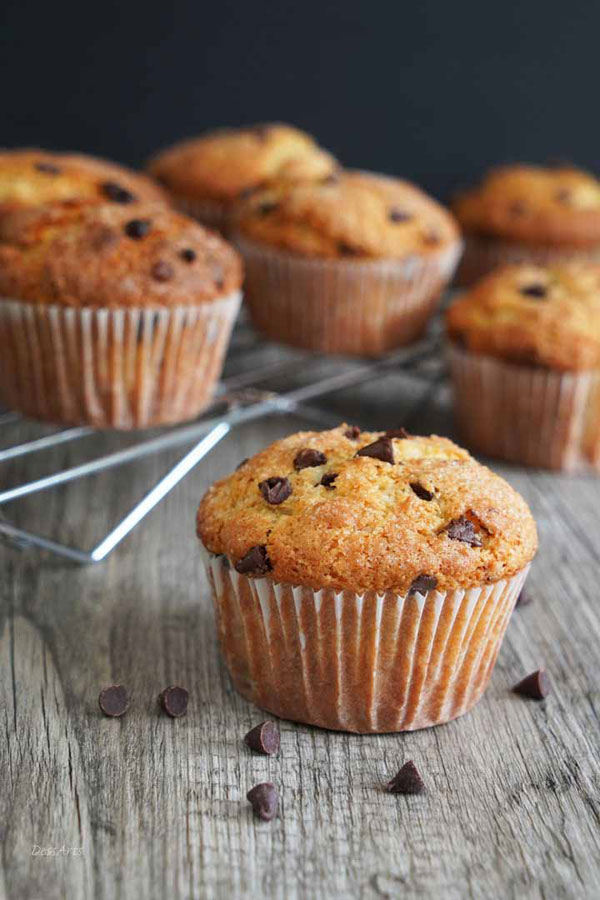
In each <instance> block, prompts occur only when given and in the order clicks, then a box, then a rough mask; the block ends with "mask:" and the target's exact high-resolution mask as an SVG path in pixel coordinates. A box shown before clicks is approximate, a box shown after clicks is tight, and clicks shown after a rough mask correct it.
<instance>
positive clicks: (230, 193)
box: [148, 124, 337, 202]
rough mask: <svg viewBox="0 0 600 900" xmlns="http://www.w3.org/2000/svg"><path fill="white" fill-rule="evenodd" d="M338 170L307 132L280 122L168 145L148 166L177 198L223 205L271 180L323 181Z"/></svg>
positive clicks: (212, 133) (217, 133) (205, 135)
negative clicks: (209, 201) (222, 202)
mask: <svg viewBox="0 0 600 900" xmlns="http://www.w3.org/2000/svg"><path fill="white" fill-rule="evenodd" d="M336 169H337V162H336V160H335V159H334V158H333V156H331V154H329V153H327V152H326V151H325V150H323V149H322V148H321V147H319V146H318V145H317V144H316V143H315V141H314V140H313V139H312V138H311V137H310V136H309V135H308V134H305V133H304V132H303V131H300V130H299V129H298V128H292V127H291V126H290V125H280V124H273V125H254V126H251V127H247V128H227V129H221V130H219V131H212V132H208V133H207V134H204V135H202V136H201V137H197V138H192V139H190V140H187V141H183V142H181V143H179V144H175V145H174V146H173V147H168V148H167V149H166V150H163V151H162V152H161V153H159V154H158V155H157V156H155V157H154V158H153V159H151V160H150V162H149V164H148V170H149V172H150V174H151V175H153V176H154V177H155V178H157V179H158V180H159V181H160V182H161V183H162V184H164V185H165V186H166V187H167V188H168V189H169V190H172V191H173V192H175V193H176V194H179V195H181V196H185V197H192V198H196V199H212V200H220V201H224V202H227V201H230V200H231V201H233V200H236V199H237V198H238V197H239V195H240V194H242V193H243V192H244V191H249V190H254V189H255V188H257V187H260V186H262V185H264V184H268V183H270V182H271V181H273V180H278V181H279V180H283V181H303V180H311V179H321V178H325V177H327V176H328V175H330V174H331V173H332V172H334V171H335V170H336Z"/></svg>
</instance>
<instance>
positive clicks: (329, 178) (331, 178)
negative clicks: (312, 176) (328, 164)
mask: <svg viewBox="0 0 600 900" xmlns="http://www.w3.org/2000/svg"><path fill="white" fill-rule="evenodd" d="M339 183H340V173H339V172H331V173H330V174H329V175H326V176H325V178H323V179H322V181H321V184H325V185H327V186H330V185H333V184H339Z"/></svg>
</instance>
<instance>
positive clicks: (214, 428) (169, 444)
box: [0, 320, 443, 564]
mask: <svg viewBox="0 0 600 900" xmlns="http://www.w3.org/2000/svg"><path fill="white" fill-rule="evenodd" d="M439 348H440V338H439V335H438V334H437V329H435V327H434V329H433V331H432V333H431V334H430V335H429V336H428V337H426V338H425V339H423V340H422V341H420V342H419V343H416V344H413V345H411V346H410V347H405V348H402V349H400V350H397V351H395V352H393V353H390V354H388V355H387V356H385V357H383V358H381V359H378V360H371V361H364V360H348V359H347V358H346V359H343V358H338V357H323V356H317V355H315V354H310V353H306V352H303V351H291V350H286V349H284V348H280V347H276V346H275V345H272V344H270V345H269V344H266V343H265V342H264V341H262V340H261V339H260V338H259V336H257V335H256V333H255V332H254V331H253V330H252V329H251V328H250V327H249V326H248V325H247V323H246V322H245V321H244V320H242V321H241V322H240V323H239V325H238V326H237V328H236V330H235V332H234V335H233V339H232V344H231V347H230V352H229V356H228V360H227V363H226V367H225V377H224V379H223V380H222V381H221V382H220V384H219V387H218V390H217V393H216V397H215V400H214V402H213V404H212V405H211V407H210V408H209V409H208V410H207V411H206V412H205V413H204V414H203V415H202V416H201V417H200V418H199V419H197V420H196V421H194V422H193V423H191V424H187V425H183V426H178V427H171V428H168V429H162V430H161V432H160V433H159V434H157V435H152V436H148V434H147V433H146V434H144V433H143V432H140V433H138V434H136V435H135V439H134V442H133V443H131V444H129V445H128V446H126V447H124V448H122V449H119V450H116V451H114V452H111V453H108V454H104V455H96V456H93V457H92V458H90V459H88V460H86V461H85V462H82V463H80V464H78V465H76V466H72V467H68V468H64V469H61V470H59V471H55V472H50V473H49V474H48V475H45V476H44V477H42V478H37V479H35V480H32V481H24V482H22V483H20V484H17V485H16V486H13V487H9V488H6V489H4V490H0V539H1V540H3V541H4V542H5V543H8V544H9V545H11V546H13V547H18V548H19V549H27V548H34V547H37V548H39V549H41V550H45V551H49V552H50V553H53V554H56V555H57V556H59V557H63V558H66V559H68V560H71V561H73V562H76V563H80V564H89V563H99V562H101V561H102V560H104V559H106V558H107V556H108V555H109V554H110V553H111V552H112V551H113V550H114V549H115V548H116V547H117V546H118V545H119V544H120V543H121V541H122V540H123V539H124V538H125V537H126V536H127V535H128V534H130V532H131V531H132V530H133V529H134V528H135V527H136V526H137V525H139V523H140V522H141V521H142V520H143V519H144V518H145V517H146V516H147V515H148V513H149V512H150V511H151V510H152V509H154V508H155V507H156V506H157V505H158V504H159V503H160V502H161V500H163V499H164V498H165V497H166V496H167V494H169V493H170V492H171V491H172V490H173V488H174V487H175V486H176V485H177V484H179V482H180V481H181V480H182V479H183V478H185V477H186V475H188V474H189V472H191V471H192V469H193V468H194V467H195V466H196V465H197V464H198V463H199V462H200V461H201V460H202V459H204V458H205V457H206V456H207V455H208V454H209V453H210V452H211V451H212V450H213V449H214V448H215V447H216V446H217V445H218V444H219V443H220V441H222V440H223V438H224V437H225V436H226V435H227V434H229V433H230V432H231V431H232V430H233V429H235V428H236V427H239V426H240V425H242V424H243V423H246V422H250V421H256V420H258V419H262V418H264V417H266V416H271V415H274V414H276V415H293V414H296V415H300V416H302V418H304V419H306V420H308V421H312V422H315V423H316V424H318V425H320V426H321V427H323V426H326V427H331V426H332V425H333V424H336V423H337V421H338V420H339V416H334V415H332V414H330V413H328V412H327V411H324V410H323V409H320V408H317V407H315V406H312V405H311V402H312V401H315V400H317V399H318V398H322V397H324V396H326V395H328V394H332V393H334V392H335V391H340V390H343V389H345V388H350V387H353V386H358V385H363V384H366V383H367V382H369V381H372V380H374V379H377V378H380V377H382V376H383V375H385V374H386V373H389V372H395V371H410V372H411V374H413V375H414V376H415V377H417V378H420V379H422V380H423V381H424V383H425V391H427V389H428V388H430V387H431V385H432V384H435V383H436V382H438V381H439V379H440V378H441V377H442V373H443V368H442V367H441V364H440V353H439ZM257 357H260V358H257ZM232 369H233V370H234V371H233V373H232ZM313 370H314V371H316V373H317V374H316V377H314V378H313V377H310V375H311V373H312V372H313ZM307 373H308V374H309V377H308V378H307ZM282 378H284V379H285V380H286V381H287V382H288V383H290V384H291V385H292V386H291V388H290V389H288V390H285V391H277V390H274V389H270V387H269V383H270V382H272V380H273V379H276V380H278V381H281V379H282ZM19 420H20V416H19V415H18V413H14V412H6V413H4V414H0V426H8V425H12V424H14V423H16V422H18V421H19ZM0 433H1V431H0ZM93 434H94V429H93V428H88V427H77V428H67V429H61V430H56V431H53V432H52V433H50V434H42V435H40V436H38V437H34V438H32V439H30V440H27V441H26V442H22V443H18V444H14V445H12V446H7V447H5V448H3V449H0V465H1V464H2V463H4V464H6V463H7V462H9V461H12V460H16V459H19V458H21V457H24V456H27V455H31V454H39V453H43V452H44V451H46V450H49V449H51V448H55V447H57V446H58V445H60V444H63V445H68V444H72V443H73V442H76V441H78V440H81V439H83V438H86V437H89V436H91V435H93ZM92 443H93V442H92ZM186 444H192V445H193V446H192V448H191V449H190V450H188V452H186V453H185V455H184V456H182V457H181V459H179V461H178V462H177V463H176V464H175V465H174V466H172V467H171V468H170V469H169V470H168V471H167V472H166V473H165V475H164V476H163V477H162V478H161V479H160V480H159V481H158V482H157V483H156V484H154V485H153V486H152V487H151V489H150V490H149V491H148V493H146V494H145V496H144V497H142V499H141V500H140V501H139V502H138V503H136V504H135V506H134V507H133V508H132V509H130V510H129V512H128V513H127V514H126V515H125V516H124V517H123V518H122V519H121V520H120V521H119V522H118V523H117V524H116V525H115V526H114V527H113V528H112V529H111V530H110V531H109V533H108V534H106V535H105V536H104V537H103V538H102V540H101V541H100V542H99V543H98V544H97V545H96V546H95V547H93V548H92V549H91V550H82V549H79V548H76V547H71V546H67V545H66V544H62V543H59V542H57V541H54V540H51V539H50V538H47V537H44V536H42V535H39V534H36V533H34V532H32V531H28V530H25V529H22V528H18V527H17V526H15V525H13V524H12V523H11V522H10V521H8V520H7V519H6V518H5V516H4V514H3V512H2V510H1V507H3V506H5V504H7V503H9V502H11V501H15V500H18V499H20V498H23V497H25V496H28V495H31V494H36V493H39V492H42V491H47V490H51V489H52V488H55V487H57V486H59V485H63V484H66V483H68V482H71V481H75V480H77V479H80V478H85V477H86V476H89V475H93V474H95V473H98V472H102V471H105V470H107V469H110V468H113V467H117V466H121V465H125V464H126V463H130V462H133V461H135V460H138V459H141V458H142V457H145V456H149V455H152V454H158V453H160V452H163V451H165V450H168V449H172V448H175V447H180V446H185V445H186Z"/></svg>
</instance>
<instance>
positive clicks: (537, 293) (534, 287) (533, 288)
mask: <svg viewBox="0 0 600 900" xmlns="http://www.w3.org/2000/svg"><path fill="white" fill-rule="evenodd" d="M520 290H521V293H522V294H524V295H525V296H526V297H545V296H546V294H547V293H548V288H547V287H546V285H545V284H526V285H525V286H524V287H522V288H521V289H520Z"/></svg>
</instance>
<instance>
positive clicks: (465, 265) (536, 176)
mask: <svg viewBox="0 0 600 900" xmlns="http://www.w3.org/2000/svg"><path fill="white" fill-rule="evenodd" d="M453 210H454V213H455V215H456V217H457V219H458V221H459V222H460V225H461V227H462V229H463V231H464V233H465V253H464V256H463V259H462V262H461V266H460V269H459V273H458V278H459V281H460V282H461V283H462V284H464V285H469V284H472V283H473V282H474V281H476V280H477V279H478V278H480V277H481V276H483V275H486V274H488V273H489V272H490V271H492V270H493V269H495V268H497V267H498V266H501V265H503V264H508V263H526V262H527V263H533V264H539V265H544V264H553V263H561V262H567V261H587V262H591V261H595V262H600V180H598V179H597V178H596V177H595V176H594V175H592V174H590V173H588V172H584V171H582V170H581V169H577V168H575V167H574V166H570V165H556V166H532V165H524V164H518V165H507V166H501V167H499V168H497V169H492V170H491V171H490V172H489V173H488V174H487V175H486V176H485V177H484V179H483V180H482V182H481V183H480V184H479V185H476V186H474V187H472V188H470V189H468V190H465V191H462V192H461V193H459V194H458V195H457V197H456V199H455V201H454V203H453Z"/></svg>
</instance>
